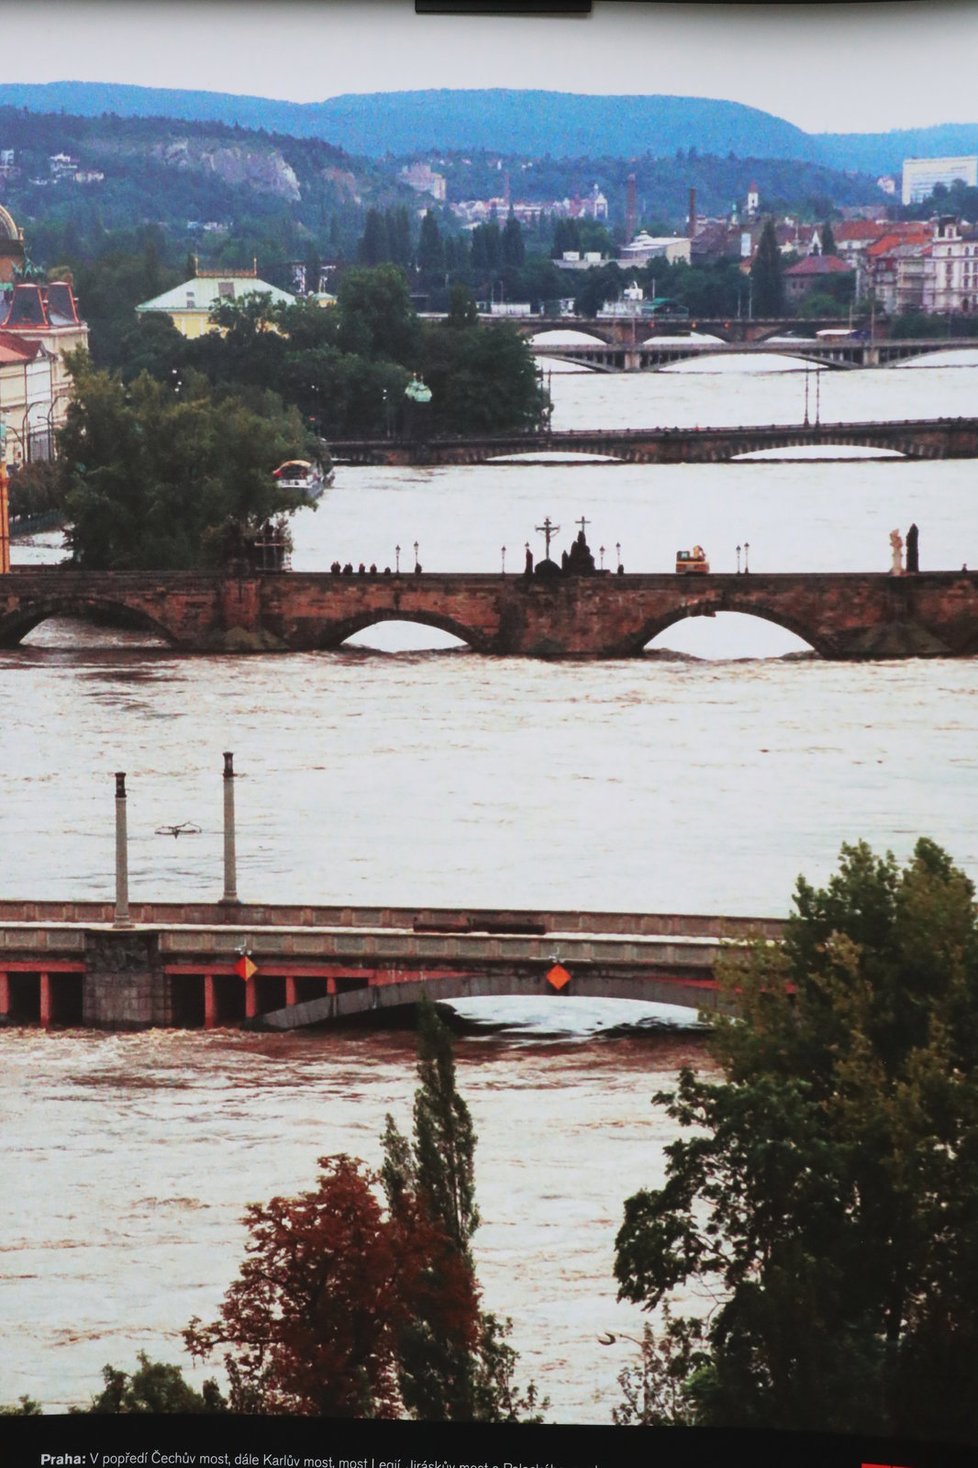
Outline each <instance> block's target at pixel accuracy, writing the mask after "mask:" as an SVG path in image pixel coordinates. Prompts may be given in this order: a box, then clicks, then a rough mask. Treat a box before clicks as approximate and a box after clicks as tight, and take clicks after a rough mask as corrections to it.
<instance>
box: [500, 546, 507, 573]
mask: <svg viewBox="0 0 978 1468" xmlns="http://www.w3.org/2000/svg"><path fill="white" fill-rule="evenodd" d="M500 555H501V556H502V562H503V569H502V574H503V575H504V576H505V575H506V547H505V546H503V547H502V549H501V550H500Z"/></svg>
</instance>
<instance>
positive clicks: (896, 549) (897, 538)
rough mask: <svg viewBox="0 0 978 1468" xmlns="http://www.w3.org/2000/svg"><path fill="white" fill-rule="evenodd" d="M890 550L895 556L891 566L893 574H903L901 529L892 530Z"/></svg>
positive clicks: (891, 573)
mask: <svg viewBox="0 0 978 1468" xmlns="http://www.w3.org/2000/svg"><path fill="white" fill-rule="evenodd" d="M890 552H891V554H892V557H893V561H892V564H891V566H890V575H891V576H902V575H903V536H902V535H901V534H900V532H899V530H891V531H890Z"/></svg>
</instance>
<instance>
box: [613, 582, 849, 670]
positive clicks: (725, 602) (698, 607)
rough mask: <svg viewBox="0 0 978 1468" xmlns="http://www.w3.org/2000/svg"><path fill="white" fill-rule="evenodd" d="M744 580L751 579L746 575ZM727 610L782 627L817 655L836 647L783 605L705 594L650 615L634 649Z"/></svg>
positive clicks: (640, 650) (638, 650) (824, 656)
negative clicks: (694, 620) (678, 626)
mask: <svg viewBox="0 0 978 1468" xmlns="http://www.w3.org/2000/svg"><path fill="white" fill-rule="evenodd" d="M745 579H748V580H749V579H750V578H749V577H748V578H745ZM725 612H739V613H741V614H742V615H744V616H747V617H753V618H755V619H757V620H758V621H761V622H768V623H770V624H771V625H772V626H774V627H780V628H781V629H782V630H783V631H785V632H790V633H792V634H793V635H794V636H795V637H798V638H800V639H801V641H802V642H804V643H807V645H808V646H809V647H810V648H811V649H812V650H813V651H814V652H816V653H817V654H818V656H819V657H822V658H827V657H831V656H832V653H833V646H832V644H831V642H830V641H829V639H827V638H825V637H823V636H822V635H820V634H819V633H818V632H817V631H815V630H814V629H813V628H812V627H810V626H808V625H807V624H805V623H803V622H802V621H800V620H799V619H798V618H796V617H793V616H791V615H785V613H784V612H783V611H782V610H781V609H780V608H774V607H771V606H768V605H766V604H765V603H764V602H763V601H755V600H753V599H752V598H749V597H743V596H725V597H724V598H723V599H722V601H721V600H716V599H713V598H711V597H710V596H708V595H704V596H702V597H701V598H699V599H698V600H696V601H689V602H686V603H685V605H683V606H676V607H672V608H670V609H669V611H667V612H664V613H662V614H660V615H658V616H655V617H650V618H649V619H648V620H647V621H646V623H645V624H644V626H643V628H642V630H641V632H640V633H639V634H638V636H637V637H636V641H635V648H634V650H635V652H636V653H642V652H644V651H645V649H646V648H647V647H648V645H649V643H650V642H654V641H655V639H656V638H657V637H659V636H660V634H661V633H663V632H666V631H668V629H669V628H670V627H674V626H676V624H677V623H680V622H684V621H686V620H687V619H688V618H690V617H717V616H722V615H723V613H725Z"/></svg>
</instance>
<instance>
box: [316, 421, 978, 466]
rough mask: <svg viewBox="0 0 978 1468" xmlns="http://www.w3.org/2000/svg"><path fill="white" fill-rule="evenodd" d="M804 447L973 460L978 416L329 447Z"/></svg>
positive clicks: (716, 457)
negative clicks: (878, 450) (867, 450)
mask: <svg viewBox="0 0 978 1468" xmlns="http://www.w3.org/2000/svg"><path fill="white" fill-rule="evenodd" d="M801 445H805V446H813V447H818V448H831V447H833V446H846V447H856V448H873V449H890V450H892V451H894V452H896V453H899V454H903V455H904V456H905V457H907V458H910V459H973V458H978V418H937V419H932V418H916V419H906V420H904V421H902V422H892V421H887V422H866V423H821V422H819V423H815V422H809V423H769V424H763V425H761V424H758V425H754V426H750V425H748V426H742V427H730V428H661V427H659V428H621V429H614V428H608V429H598V428H594V429H590V428H589V429H574V430H567V431H561V432H542V433H512V434H473V435H470V436H467V437H461V436H460V437H456V438H449V437H445V438H432V439H425V440H415V439H378V438H368V439H337V440H336V441H335V442H334V443H333V444H332V445H331V447H332V452H333V456H334V458H335V459H336V460H337V462H339V463H345V464H484V463H486V462H487V461H489V460H492V459H505V458H516V457H519V456H520V455H524V454H538V453H560V454H591V455H595V454H598V455H603V456H604V457H605V458H609V459H618V460H620V461H622V462H623V463H631V464H717V463H726V462H728V461H729V460H731V459H735V458H737V457H738V456H740V455H742V454H751V453H757V452H759V451H760V450H763V449H776V448H795V447H798V446H801Z"/></svg>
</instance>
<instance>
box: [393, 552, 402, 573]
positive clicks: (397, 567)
mask: <svg viewBox="0 0 978 1468" xmlns="http://www.w3.org/2000/svg"><path fill="white" fill-rule="evenodd" d="M394 570H395V571H396V572H397V573H398V574H400V570H401V547H400V546H399V545H395V547H394Z"/></svg>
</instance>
